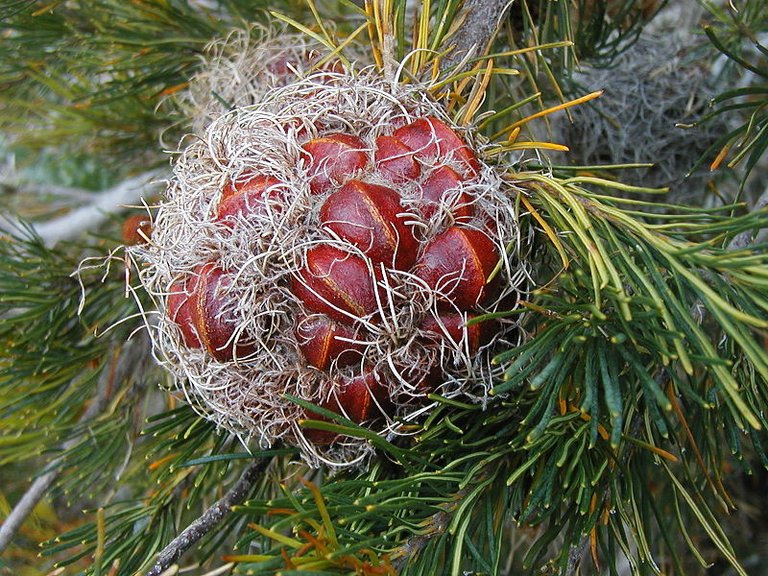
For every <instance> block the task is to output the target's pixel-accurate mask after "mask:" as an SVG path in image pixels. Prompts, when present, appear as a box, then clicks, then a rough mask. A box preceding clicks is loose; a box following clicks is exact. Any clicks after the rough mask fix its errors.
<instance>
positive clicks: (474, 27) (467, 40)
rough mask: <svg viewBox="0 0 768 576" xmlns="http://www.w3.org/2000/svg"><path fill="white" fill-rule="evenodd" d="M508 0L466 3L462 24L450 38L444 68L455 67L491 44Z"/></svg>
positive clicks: (485, 0)
mask: <svg viewBox="0 0 768 576" xmlns="http://www.w3.org/2000/svg"><path fill="white" fill-rule="evenodd" d="M511 4H512V1H510V0H474V1H471V2H467V3H466V6H467V8H466V12H465V15H464V23H463V25H462V26H460V27H459V28H458V30H457V31H456V33H455V34H453V36H451V38H450V39H449V42H450V44H451V47H452V50H451V53H450V54H449V55H448V56H447V57H446V59H445V62H444V67H445V68H451V67H453V66H457V65H458V64H459V63H461V62H462V60H464V59H466V58H469V57H472V56H477V55H478V54H481V53H482V52H483V51H484V50H485V49H486V48H487V47H488V45H489V44H490V43H491V41H492V40H493V37H494V36H495V35H496V32H497V30H498V29H499V24H500V23H501V19H502V18H503V17H504V14H505V13H506V11H507V8H509V6H510V5H511Z"/></svg>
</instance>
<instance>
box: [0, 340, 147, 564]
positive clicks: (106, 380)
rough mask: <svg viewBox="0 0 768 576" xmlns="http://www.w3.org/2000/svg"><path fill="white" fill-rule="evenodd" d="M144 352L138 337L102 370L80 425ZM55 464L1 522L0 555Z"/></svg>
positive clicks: (49, 481)
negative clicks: (95, 394) (96, 389)
mask: <svg viewBox="0 0 768 576" xmlns="http://www.w3.org/2000/svg"><path fill="white" fill-rule="evenodd" d="M146 349H147V342H146V340H145V339H141V338H137V339H135V340H131V341H129V342H128V343H126V345H125V347H124V348H123V349H122V351H121V352H120V354H119V356H118V357H117V358H116V359H115V360H114V361H113V364H112V365H111V366H108V367H105V368H104V371H103V372H102V374H101V377H100V379H99V384H98V390H99V393H98V394H97V396H96V399H95V400H94V401H93V402H91V404H90V405H89V406H88V408H87V410H86V411H85V412H83V415H82V416H81V417H80V419H79V420H78V424H79V425H81V424H85V423H87V422H90V421H91V420H93V419H94V418H97V417H98V416H99V415H100V414H101V413H102V412H103V411H104V409H105V408H106V406H107V404H108V403H109V401H110V400H111V391H112V389H113V384H114V383H115V382H120V381H122V380H123V379H124V378H126V377H127V376H128V374H130V373H131V372H132V371H133V370H135V369H136V368H137V367H139V366H140V365H141V362H139V361H138V360H139V358H140V357H141V355H142V354H144V353H145V351H146ZM83 433H85V430H84V431H83V432H81V433H79V434H77V435H75V436H73V437H71V438H70V439H69V440H67V441H66V442H63V443H62V444H61V446H60V451H61V452H66V451H67V450H70V449H71V448H73V447H74V446H75V445H76V444H77V442H78V441H79V438H80V436H81V435H82V434H83ZM57 463H58V461H57V460H55V461H54V462H52V463H51V466H50V467H51V470H49V471H48V472H46V473H45V474H43V475H42V476H38V477H37V478H36V479H35V481H34V482H33V483H32V485H31V486H30V487H29V489H28V490H27V491H26V492H25V493H24V495H23V496H22V497H21V499H20V500H19V501H18V502H17V503H16V506H14V507H13V510H11V513H10V514H9V515H8V517H7V518H6V519H5V520H4V521H3V524H2V526H0V554H2V553H3V551H5V549H6V548H7V547H8V546H9V545H10V543H11V541H12V540H13V538H14V537H15V536H16V534H17V533H18V531H19V530H20V529H21V527H22V525H23V524H24V521H25V520H26V519H27V517H28V516H29V515H30V514H31V512H32V510H34V509H35V506H37V503H38V502H40V500H41V499H42V498H43V497H44V496H45V495H46V493H47V492H48V490H49V489H50V488H51V486H52V485H53V483H54V482H55V481H56V479H57V478H58V477H59V474H60V473H61V470H62V468H61V467H60V466H57Z"/></svg>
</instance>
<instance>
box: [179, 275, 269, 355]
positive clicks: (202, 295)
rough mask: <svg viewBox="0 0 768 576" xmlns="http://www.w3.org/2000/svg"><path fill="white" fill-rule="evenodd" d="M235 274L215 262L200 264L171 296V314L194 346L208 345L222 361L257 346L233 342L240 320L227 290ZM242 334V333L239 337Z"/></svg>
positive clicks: (186, 339) (249, 352)
mask: <svg viewBox="0 0 768 576" xmlns="http://www.w3.org/2000/svg"><path fill="white" fill-rule="evenodd" d="M231 282H232V279H231V277H230V276H229V275H228V274H227V273H226V272H225V271H224V270H222V269H221V268H219V267H218V266H217V265H216V264H215V263H213V262H208V263H207V264H204V265H202V266H198V267H197V268H196V269H195V271H194V272H193V275H192V276H191V277H190V278H189V280H188V281H187V282H186V285H185V283H177V284H179V286H176V284H174V286H173V287H172V288H175V289H173V290H172V292H171V294H169V296H168V315H169V317H170V318H171V320H173V321H174V322H175V323H176V324H177V325H178V326H179V328H180V329H181V335H182V338H183V340H184V343H185V344H186V345H187V346H188V347H190V348H204V349H205V350H206V351H207V352H208V353H209V354H210V355H211V356H213V357H214V358H215V359H216V360H218V361H220V362H227V361H229V360H232V359H233V358H234V357H235V355H237V357H238V358H243V357H245V356H247V355H248V354H251V353H253V350H254V348H253V346H252V345H249V344H245V343H241V342H233V337H234V335H235V329H236V328H237V325H238V319H237V317H236V316H235V314H234V305H235V302H234V301H233V300H232V296H231V295H230V294H228V293H227V292H226V288H228V287H229V286H230V284H231ZM239 337H241V336H239Z"/></svg>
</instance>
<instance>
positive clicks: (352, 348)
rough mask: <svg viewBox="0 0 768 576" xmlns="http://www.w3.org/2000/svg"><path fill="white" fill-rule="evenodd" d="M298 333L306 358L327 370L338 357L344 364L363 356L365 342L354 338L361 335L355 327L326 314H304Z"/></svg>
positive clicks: (341, 363) (300, 345)
mask: <svg viewBox="0 0 768 576" xmlns="http://www.w3.org/2000/svg"><path fill="white" fill-rule="evenodd" d="M294 334H295V335H296V342H297V343H298V345H299V350H301V353H302V355H303V356H304V360H306V362H307V364H309V365H310V366H314V367H315V368H317V369H318V370H327V369H328V368H329V367H330V366H331V364H333V362H334V361H335V362H336V366H337V367H342V366H347V365H349V364H354V363H356V362H360V361H361V360H362V357H363V356H362V353H363V350H364V345H363V344H362V343H359V342H350V340H356V339H357V334H356V332H355V330H354V329H352V328H351V327H350V326H347V325H345V324H341V323H339V322H334V321H333V320H331V319H330V318H329V317H328V316H326V315H324V314H312V315H311V316H304V317H302V318H300V319H299V321H298V323H297V324H296V330H295V331H294Z"/></svg>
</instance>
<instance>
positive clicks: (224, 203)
mask: <svg viewBox="0 0 768 576" xmlns="http://www.w3.org/2000/svg"><path fill="white" fill-rule="evenodd" d="M281 184H282V183H281V182H280V181H279V180H278V179H277V178H273V177H271V176H259V175H254V174H251V173H248V174H246V175H244V176H243V177H242V178H241V179H239V180H237V181H236V182H228V183H227V185H226V186H225V187H224V188H223V189H222V191H221V200H220V201H219V205H218V207H217V209H216V219H217V220H219V221H222V222H224V223H225V224H226V225H227V226H230V227H231V226H234V224H235V222H237V217H238V216H240V215H245V216H248V215H251V214H265V213H266V212H267V210H268V208H267V204H268V203H271V204H273V205H274V206H275V207H279V204H278V203H279V201H280V200H281V197H282V195H283V193H284V190H281V189H280V185H281Z"/></svg>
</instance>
